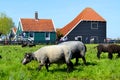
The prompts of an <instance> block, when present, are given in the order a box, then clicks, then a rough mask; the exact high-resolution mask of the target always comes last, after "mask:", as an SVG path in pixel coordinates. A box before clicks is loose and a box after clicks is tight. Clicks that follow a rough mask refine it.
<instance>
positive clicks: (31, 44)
mask: <svg viewBox="0 0 120 80" xmlns="http://www.w3.org/2000/svg"><path fill="white" fill-rule="evenodd" d="M28 45H29V47H33V46H36V45H35V44H34V43H29V44H28Z"/></svg>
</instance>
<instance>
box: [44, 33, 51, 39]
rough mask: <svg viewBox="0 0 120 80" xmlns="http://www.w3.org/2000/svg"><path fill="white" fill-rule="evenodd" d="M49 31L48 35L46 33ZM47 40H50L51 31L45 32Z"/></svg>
mask: <svg viewBox="0 0 120 80" xmlns="http://www.w3.org/2000/svg"><path fill="white" fill-rule="evenodd" d="M47 33H48V36H47V35H46V34H47ZM45 40H50V32H45Z"/></svg>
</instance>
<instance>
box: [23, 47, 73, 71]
mask: <svg viewBox="0 0 120 80" xmlns="http://www.w3.org/2000/svg"><path fill="white" fill-rule="evenodd" d="M70 59H71V51H70V50H69V49H68V47H67V46H65V45H52V46H45V47H42V48H40V49H39V50H37V51H35V52H34V53H27V54H25V56H24V59H23V61H22V64H24V65H25V64H27V63H29V62H30V61H31V60H37V61H38V62H39V63H40V65H39V67H38V69H39V70H40V69H41V68H42V66H45V67H46V69H47V71H48V67H49V65H50V64H52V63H57V64H61V63H66V64H67V71H68V72H69V71H70V70H72V68H73V64H72V62H71V61H70Z"/></svg>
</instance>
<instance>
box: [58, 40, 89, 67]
mask: <svg viewBox="0 0 120 80" xmlns="http://www.w3.org/2000/svg"><path fill="white" fill-rule="evenodd" d="M58 45H66V46H68V47H69V48H70V50H71V52H72V58H76V63H75V65H77V64H78V59H79V58H82V60H83V62H84V64H86V59H85V53H86V51H87V48H86V46H85V44H83V43H82V42H80V41H66V42H62V43H59V44H58Z"/></svg>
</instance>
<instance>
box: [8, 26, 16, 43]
mask: <svg viewBox="0 0 120 80" xmlns="http://www.w3.org/2000/svg"><path fill="white" fill-rule="evenodd" d="M16 31H17V28H16V27H13V28H12V29H11V31H10V34H9V38H10V39H11V40H13V41H14V40H15V38H16Z"/></svg>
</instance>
